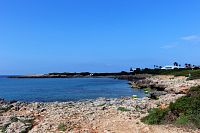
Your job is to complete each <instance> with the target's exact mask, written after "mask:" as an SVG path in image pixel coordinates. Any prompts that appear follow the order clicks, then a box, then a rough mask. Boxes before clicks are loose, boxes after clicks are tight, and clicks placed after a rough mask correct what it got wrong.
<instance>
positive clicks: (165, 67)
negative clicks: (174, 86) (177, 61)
mask: <svg viewBox="0 0 200 133" xmlns="http://www.w3.org/2000/svg"><path fill="white" fill-rule="evenodd" d="M175 68H178V69H179V68H180V67H179V66H164V67H162V68H161V69H163V70H172V69H175Z"/></svg>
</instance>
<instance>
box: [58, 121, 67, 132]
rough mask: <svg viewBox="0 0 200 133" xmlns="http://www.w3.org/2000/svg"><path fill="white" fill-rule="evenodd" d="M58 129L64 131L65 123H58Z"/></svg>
mask: <svg viewBox="0 0 200 133" xmlns="http://www.w3.org/2000/svg"><path fill="white" fill-rule="evenodd" d="M58 130H59V131H66V127H65V124H64V123H60V124H59V125H58Z"/></svg>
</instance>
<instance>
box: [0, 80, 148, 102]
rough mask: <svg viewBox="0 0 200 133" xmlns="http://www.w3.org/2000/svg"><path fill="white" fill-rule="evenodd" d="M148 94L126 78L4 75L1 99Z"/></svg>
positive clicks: (40, 99) (78, 98)
mask: <svg viewBox="0 0 200 133" xmlns="http://www.w3.org/2000/svg"><path fill="white" fill-rule="evenodd" d="M131 95H138V96H139V97H143V96H145V94H144V91H143V90H139V89H132V88H130V87H129V85H128V81H126V80H117V79H112V78H46V79H11V78H2V77H1V78H0V98H4V99H6V100H19V101H28V102H30V101H43V102H48V101H75V100H84V99H95V98H98V97H106V98H117V97H123V96H131Z"/></svg>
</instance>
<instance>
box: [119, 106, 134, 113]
mask: <svg viewBox="0 0 200 133" xmlns="http://www.w3.org/2000/svg"><path fill="white" fill-rule="evenodd" d="M117 110H120V111H123V112H124V111H131V110H130V109H127V108H124V107H119V108H118V109H117Z"/></svg>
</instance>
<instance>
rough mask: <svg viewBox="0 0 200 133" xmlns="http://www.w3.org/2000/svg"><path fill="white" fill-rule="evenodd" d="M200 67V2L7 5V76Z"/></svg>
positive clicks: (0, 45) (7, 1)
mask: <svg viewBox="0 0 200 133" xmlns="http://www.w3.org/2000/svg"><path fill="white" fill-rule="evenodd" d="M174 61H177V62H179V63H182V64H184V63H192V64H199V65H200V1H199V0H1V1H0V74H34V73H48V72H64V71H66V72H75V71H77V72H79V71H91V72H94V71H96V72H104V71H105V72H108V71H122V70H129V68H130V67H143V68H144V67H153V65H169V64H172V63H173V62H174Z"/></svg>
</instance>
